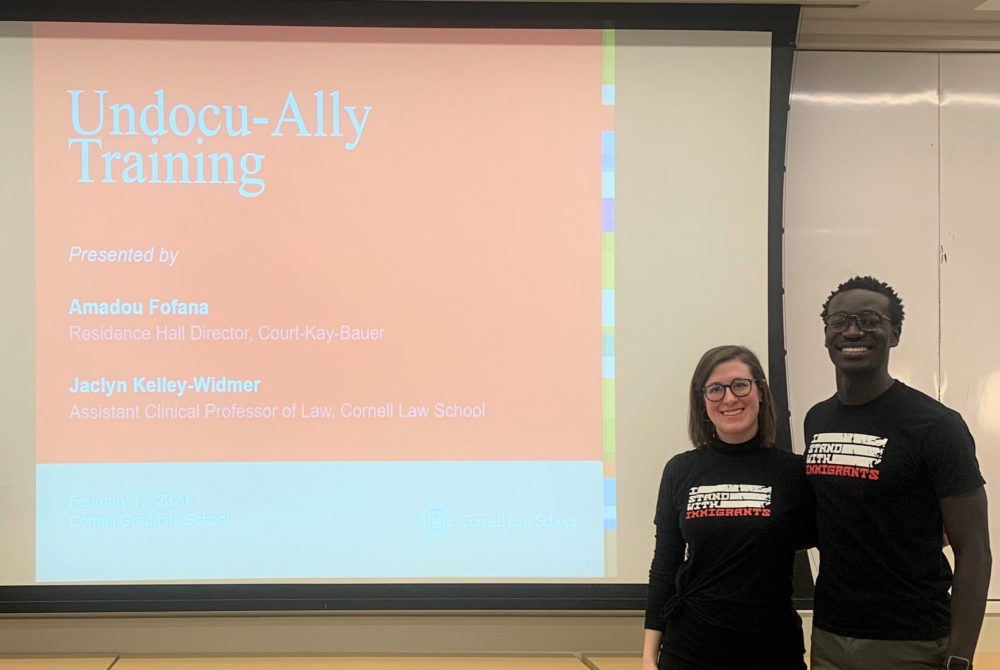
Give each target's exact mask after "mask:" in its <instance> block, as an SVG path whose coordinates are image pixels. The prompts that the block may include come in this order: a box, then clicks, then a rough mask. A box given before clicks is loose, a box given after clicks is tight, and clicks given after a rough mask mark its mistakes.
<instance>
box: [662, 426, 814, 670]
mask: <svg viewBox="0 0 1000 670" xmlns="http://www.w3.org/2000/svg"><path fill="white" fill-rule="evenodd" d="M802 461H803V459H802V456H798V455H796V454H792V453H789V452H786V451H781V450H779V449H774V448H764V447H763V446H762V444H761V440H760V439H759V438H754V439H753V440H751V441H750V442H747V443H744V444H739V445H727V444H725V443H723V442H721V441H719V440H718V439H715V440H714V441H713V442H712V444H711V445H709V446H708V447H707V448H704V449H699V450H694V451H688V452H685V453H683V454H679V455H678V456H675V457H674V458H672V459H671V460H670V462H668V463H667V465H666V467H665V468H664V471H663V478H662V480H661V482H660V493H659V499H658V501H657V505H656V517H655V520H654V521H655V524H656V553H655V554H654V558H653V564H652V567H651V568H650V584H649V596H648V600H647V604H646V628H648V629H651V630H665V633H664V637H663V644H662V648H661V663H664V664H665V667H667V668H671V669H672V670H673V669H674V668H677V669H678V670H687V669H689V668H713V669H717V668H739V669H740V670H750V669H755V668H761V669H765V668H766V669H767V670H792V669H796V668H805V665H804V662H803V660H802V655H803V641H802V622H801V620H800V619H799V617H798V614H797V613H796V612H795V608H794V606H793V604H792V566H793V563H794V558H795V550H796V546H797V544H798V543H799V542H801V541H802V538H803V536H811V535H812V533H813V532H814V530H813V529H812V528H811V525H812V524H813V522H814V518H815V507H814V502H813V499H812V491H811V490H810V488H809V484H808V482H807V481H806V478H805V473H804V469H803V462H802ZM685 549H687V553H688V555H689V557H688V558H687V560H685Z"/></svg>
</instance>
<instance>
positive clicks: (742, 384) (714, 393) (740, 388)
mask: <svg viewBox="0 0 1000 670" xmlns="http://www.w3.org/2000/svg"><path fill="white" fill-rule="evenodd" d="M755 381H757V380H756V379H739V378H737V379H734V380H733V381H731V382H729V383H728V384H709V385H708V386H706V387H705V388H703V389H702V390H701V391H702V393H704V394H705V397H706V398H708V399H709V400H711V401H712V402H719V401H720V400H722V399H723V398H725V397H726V389H729V390H730V391H732V392H733V395H734V396H736V397H737V398H743V397H745V396H748V395H750V389H752V388H753V384H754V382H755Z"/></svg>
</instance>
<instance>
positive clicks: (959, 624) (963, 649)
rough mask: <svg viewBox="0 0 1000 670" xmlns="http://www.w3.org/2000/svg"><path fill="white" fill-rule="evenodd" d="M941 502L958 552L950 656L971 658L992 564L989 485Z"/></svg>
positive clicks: (954, 546) (949, 644)
mask: <svg viewBox="0 0 1000 670" xmlns="http://www.w3.org/2000/svg"><path fill="white" fill-rule="evenodd" d="M940 504H941V517H942V518H943V520H944V532H945V535H946V536H947V538H948V540H949V541H950V543H951V547H952V550H953V551H954V552H955V577H954V580H953V581H952V588H951V637H950V638H949V640H948V651H947V656H959V657H961V658H967V659H969V660H972V657H973V655H974V654H975V653H976V643H977V642H978V641H979V630H980V629H981V628H982V626H983V616H984V615H985V614H986V596H987V592H988V590H989V586H990V571H991V569H992V567H993V555H992V553H991V552H990V528H989V521H988V518H987V504H986V489H985V488H984V487H982V486H980V487H979V488H977V489H975V490H973V491H969V492H968V493H962V494H959V495H955V496H949V497H947V498H941V500H940Z"/></svg>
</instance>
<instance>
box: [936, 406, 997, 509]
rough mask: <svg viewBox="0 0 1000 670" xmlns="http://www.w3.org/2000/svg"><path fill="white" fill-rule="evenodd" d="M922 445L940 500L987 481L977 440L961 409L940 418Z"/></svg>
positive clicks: (974, 487) (975, 487) (977, 486)
mask: <svg viewBox="0 0 1000 670" xmlns="http://www.w3.org/2000/svg"><path fill="white" fill-rule="evenodd" d="M923 447H924V448H923V451H924V463H925V466H926V468H927V473H928V475H929V477H930V480H931V483H932V484H933V486H934V492H935V493H936V494H937V497H938V499H940V498H947V497H949V496H955V495H959V494H962V493H968V492H969V491H973V490H975V489H977V488H979V487H980V486H982V485H983V484H985V483H986V480H984V479H983V475H982V473H981V472H980V471H979V461H978V460H976V442H975V440H974V439H973V438H972V433H970V432H969V427H968V426H966V425H965V421H963V420H962V417H961V415H960V414H959V413H958V412H948V413H947V414H945V415H944V416H943V417H941V418H940V419H939V420H938V422H937V423H936V424H934V427H933V428H931V430H930V432H929V433H928V434H927V437H926V438H925V439H924V445H923Z"/></svg>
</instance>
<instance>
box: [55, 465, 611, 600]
mask: <svg viewBox="0 0 1000 670" xmlns="http://www.w3.org/2000/svg"><path fill="white" fill-rule="evenodd" d="M607 493H608V489H607V483H606V482H605V480H604V477H603V465H602V462H601V461H558V462H556V461H539V462H532V461H516V462H495V461H448V462H433V461H431V462H423V461H420V462H390V461H386V462H308V463H123V464H65V465H49V464H46V465H38V466H37V494H36V495H37V515H38V517H37V521H38V525H37V541H36V572H37V574H36V579H37V581H40V582H48V581H80V582H85V581H138V580H196V579H281V578H285V579H295V578H329V579H335V578H364V577H368V578H390V577H445V578H446V577H459V578H462V577H602V576H604V529H605V523H604V519H605V516H606V510H605V501H606V498H607Z"/></svg>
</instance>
